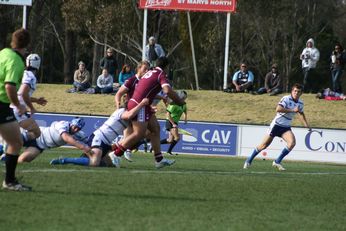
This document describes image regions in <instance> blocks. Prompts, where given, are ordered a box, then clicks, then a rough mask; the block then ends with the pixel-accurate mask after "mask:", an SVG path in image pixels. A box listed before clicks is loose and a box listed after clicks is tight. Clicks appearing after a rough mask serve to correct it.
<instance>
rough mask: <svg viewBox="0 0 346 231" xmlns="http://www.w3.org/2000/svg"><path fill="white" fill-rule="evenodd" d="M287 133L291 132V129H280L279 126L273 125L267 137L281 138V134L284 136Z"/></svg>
mask: <svg viewBox="0 0 346 231" xmlns="http://www.w3.org/2000/svg"><path fill="white" fill-rule="evenodd" d="M287 131H291V127H281V126H279V125H274V127H272V129H271V130H270V132H269V135H270V136H271V137H275V136H277V137H281V136H282V134H284V133H285V132H287Z"/></svg>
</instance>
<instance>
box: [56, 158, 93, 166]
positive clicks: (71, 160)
mask: <svg viewBox="0 0 346 231" xmlns="http://www.w3.org/2000/svg"><path fill="white" fill-rule="evenodd" d="M62 162H63V164H75V165H83V166H89V158H86V157H78V158H69V157H66V158H63V159H62Z"/></svg>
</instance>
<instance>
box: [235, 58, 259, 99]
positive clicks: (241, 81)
mask: <svg viewBox="0 0 346 231" xmlns="http://www.w3.org/2000/svg"><path fill="white" fill-rule="evenodd" d="M254 78H255V77H254V75H253V73H252V71H249V70H248V68H247V65H246V63H241V64H240V70H239V71H237V72H235V73H234V75H233V78H232V83H233V86H234V88H235V89H233V91H232V92H251V91H252V90H253V81H254Z"/></svg>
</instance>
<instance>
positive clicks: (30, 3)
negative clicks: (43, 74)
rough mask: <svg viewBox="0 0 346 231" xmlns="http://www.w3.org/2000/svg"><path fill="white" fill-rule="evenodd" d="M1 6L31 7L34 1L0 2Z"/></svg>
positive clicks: (0, 0)
mask: <svg viewBox="0 0 346 231" xmlns="http://www.w3.org/2000/svg"><path fill="white" fill-rule="evenodd" d="M0 4H6V5H18V6H31V5H32V0H0Z"/></svg>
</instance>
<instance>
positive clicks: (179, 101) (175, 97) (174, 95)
mask: <svg viewBox="0 0 346 231" xmlns="http://www.w3.org/2000/svg"><path fill="white" fill-rule="evenodd" d="M162 90H163V92H164V93H166V94H167V96H168V97H169V98H171V99H172V100H173V102H174V103H176V104H178V105H184V104H185V100H183V99H180V97H179V96H178V94H177V93H176V92H175V91H173V89H172V88H171V87H170V86H169V85H164V86H163V87H162Z"/></svg>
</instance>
